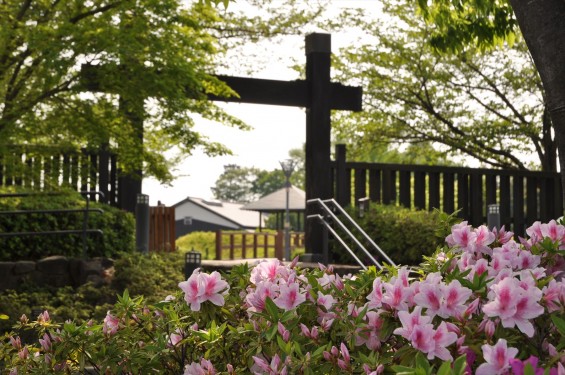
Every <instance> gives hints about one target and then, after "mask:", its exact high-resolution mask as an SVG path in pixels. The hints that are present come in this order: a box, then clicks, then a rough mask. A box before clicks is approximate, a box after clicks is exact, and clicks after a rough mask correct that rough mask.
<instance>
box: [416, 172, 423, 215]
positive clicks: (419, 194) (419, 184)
mask: <svg viewBox="0 0 565 375" xmlns="http://www.w3.org/2000/svg"><path fill="white" fill-rule="evenodd" d="M414 207H416V208H417V209H420V210H424V209H425V208H426V174H425V172H421V171H417V172H414Z"/></svg>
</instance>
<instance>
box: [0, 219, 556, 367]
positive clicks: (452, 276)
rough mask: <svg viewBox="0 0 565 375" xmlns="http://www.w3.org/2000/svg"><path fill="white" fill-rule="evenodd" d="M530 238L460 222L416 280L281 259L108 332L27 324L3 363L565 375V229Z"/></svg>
mask: <svg viewBox="0 0 565 375" xmlns="http://www.w3.org/2000/svg"><path fill="white" fill-rule="evenodd" d="M527 233H528V235H529V238H528V239H514V238H513V234H512V233H510V232H507V231H505V230H504V229H501V230H498V231H497V230H495V231H489V230H488V229H487V228H486V227H484V226H482V227H479V228H472V227H471V226H469V225H467V223H466V222H463V223H460V224H457V225H455V226H454V227H453V228H452V232H451V234H450V235H449V236H448V237H447V238H446V242H447V246H446V247H444V248H442V249H440V250H438V251H437V252H436V253H435V254H434V255H432V256H430V257H429V258H426V261H425V263H423V264H422V265H420V266H419V267H414V268H407V267H400V268H392V267H391V268H387V269H385V270H382V271H377V270H376V269H375V268H370V269H369V270H367V271H364V272H361V273H359V274H356V275H348V276H339V275H337V274H335V273H333V271H332V269H331V267H329V268H326V267H324V266H320V267H319V269H313V270H307V269H301V268H299V267H297V264H296V262H293V263H290V264H286V265H285V264H281V263H280V262H278V261H276V260H275V261H263V262H260V263H258V264H256V265H254V266H249V265H247V264H246V265H242V266H238V267H235V268H234V269H233V270H232V271H231V272H230V273H228V274H225V275H221V274H219V273H217V272H212V273H204V272H201V271H200V270H196V271H195V272H194V273H193V274H192V275H191V276H190V277H189V278H188V280H186V281H182V282H180V283H179V285H178V286H179V290H178V292H177V293H176V294H174V295H169V296H166V297H164V298H163V301H161V302H158V303H153V304H149V303H146V302H145V301H144V299H143V297H135V298H131V297H130V296H129V295H128V293H127V292H125V293H124V294H123V295H122V296H121V297H120V298H119V302H118V303H117V304H116V305H115V306H114V307H113V309H111V310H110V311H108V312H107V314H106V317H105V318H104V319H103V321H88V322H85V323H83V324H77V323H73V322H65V323H57V322H54V321H52V320H51V318H50V316H49V314H48V312H44V313H42V314H40V315H39V316H38V317H37V319H35V320H33V321H30V320H29V319H28V318H27V317H26V316H22V317H21V318H20V322H19V323H18V324H17V325H16V327H15V331H14V332H13V333H11V334H9V335H7V336H6V338H5V345H2V346H1V347H0V361H3V362H4V365H5V367H6V371H8V372H10V373H11V374H22V373H46V372H61V373H63V372H65V373H68V372H77V371H80V372H83V371H86V369H88V371H90V372H91V373H104V374H106V373H126V374H146V373H171V374H178V373H184V374H244V373H253V374H338V373H339V374H341V373H349V374H372V375H376V374H384V373H402V374H465V373H469V374H471V373H473V374H479V375H481V374H482V375H492V374H510V373H514V374H528V375H530V374H535V375H538V374H565V368H564V367H563V363H564V361H565V351H564V349H565V320H564V318H565V284H564V282H563V281H562V275H563V272H564V271H565V262H564V261H563V252H564V251H565V227H564V226H562V225H560V224H558V223H556V222H555V221H551V222H550V223H547V224H541V223H536V224H534V225H533V226H532V227H531V228H529V229H528V231H527ZM26 330H32V331H33V332H36V333H37V334H38V338H39V340H38V341H37V342H28V343H26V342H24V341H23V340H22V338H21V337H22V333H23V332H25V331H26Z"/></svg>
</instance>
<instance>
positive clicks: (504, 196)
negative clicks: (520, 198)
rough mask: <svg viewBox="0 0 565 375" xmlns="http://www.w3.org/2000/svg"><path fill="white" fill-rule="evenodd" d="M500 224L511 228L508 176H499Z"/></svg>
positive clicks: (508, 228)
mask: <svg viewBox="0 0 565 375" xmlns="http://www.w3.org/2000/svg"><path fill="white" fill-rule="evenodd" d="M499 193H500V203H499V204H500V225H504V228H505V229H507V230H510V228H511V224H512V221H511V215H510V209H511V206H510V201H511V199H510V197H511V193H510V176H500V188H499Z"/></svg>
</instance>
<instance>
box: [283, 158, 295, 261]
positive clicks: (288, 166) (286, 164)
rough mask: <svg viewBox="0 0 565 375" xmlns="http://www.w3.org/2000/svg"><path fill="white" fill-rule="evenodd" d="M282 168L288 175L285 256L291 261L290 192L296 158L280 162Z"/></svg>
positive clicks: (285, 174) (286, 185) (286, 175)
mask: <svg viewBox="0 0 565 375" xmlns="http://www.w3.org/2000/svg"><path fill="white" fill-rule="evenodd" d="M280 164H281V169H282V171H283V173H284V176H285V177H286V184H285V187H286V210H285V217H284V258H285V260H286V261H287V262H288V261H290V210H289V207H288V205H289V194H290V176H291V175H292V172H294V166H295V163H294V160H292V159H286V160H283V161H281V162H280Z"/></svg>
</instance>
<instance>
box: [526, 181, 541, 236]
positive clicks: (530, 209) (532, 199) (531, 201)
mask: <svg viewBox="0 0 565 375" xmlns="http://www.w3.org/2000/svg"><path fill="white" fill-rule="evenodd" d="M537 190H538V179H537V178H535V177H527V178H526V218H527V221H526V223H525V224H526V226H530V225H532V224H533V223H534V221H536V220H538V219H539V214H538V200H537V197H538V195H537Z"/></svg>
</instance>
